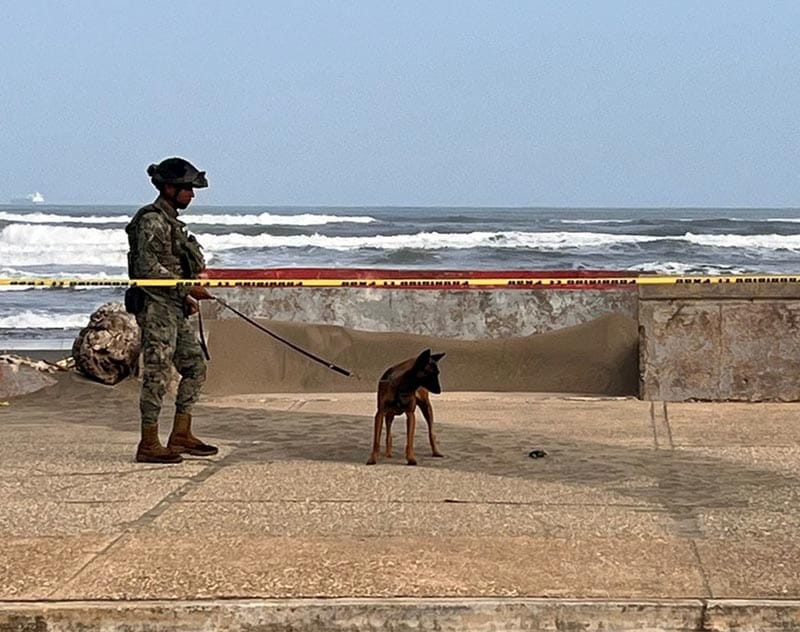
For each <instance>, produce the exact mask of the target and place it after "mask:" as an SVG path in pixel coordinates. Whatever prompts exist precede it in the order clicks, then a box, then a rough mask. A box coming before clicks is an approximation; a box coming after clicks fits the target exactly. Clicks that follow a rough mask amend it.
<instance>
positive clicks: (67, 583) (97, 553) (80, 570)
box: [47, 531, 125, 597]
mask: <svg viewBox="0 0 800 632" xmlns="http://www.w3.org/2000/svg"><path fill="white" fill-rule="evenodd" d="M124 535H125V531H123V532H122V533H120V534H118V535H117V536H116V537H114V538H113V539H112V540H111V541H110V542H108V543H107V544H106V545H105V546H104V547H103V548H102V549H100V550H99V551H95V552H94V554H92V555H90V556H89V559H88V560H86V562H85V563H84V564H82V565H81V566H80V568H78V569H77V570H76V571H75V572H74V573H73V574H72V575H71V576H70V577H69V578H67V579H66V581H64V582H63V583H62V584H60V585H58V586H55V587H53V589H52V590H50V591H49V592H48V593H47V596H48V597H52V596H53V593H55V592H56V591H63V590H64V589H66V588H68V587H69V586H71V585H72V583H73V582H74V581H75V580H76V579H77V578H78V577H79V576H80V574H81V573H83V571H85V570H86V569H87V568H88V567H89V565H91V564H92V563H93V562H94V561H95V560H96V559H97V558H99V557H100V556H101V555H104V554H105V553H106V552H107V551H108V550H109V549H110V548H111V547H113V546H114V545H115V544H116V543H117V542H119V541H120V540H121V539H122V537H123V536H124Z"/></svg>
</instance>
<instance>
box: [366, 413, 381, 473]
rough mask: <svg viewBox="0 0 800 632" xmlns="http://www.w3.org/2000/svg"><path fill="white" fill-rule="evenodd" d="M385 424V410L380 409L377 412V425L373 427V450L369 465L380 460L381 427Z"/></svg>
mask: <svg viewBox="0 0 800 632" xmlns="http://www.w3.org/2000/svg"><path fill="white" fill-rule="evenodd" d="M382 426H383V412H382V411H381V410H380V409H379V410H378V412H377V413H375V426H374V427H373V429H372V452H371V453H370V455H369V461H367V465H375V464H376V463H377V462H378V452H380V451H381V427H382Z"/></svg>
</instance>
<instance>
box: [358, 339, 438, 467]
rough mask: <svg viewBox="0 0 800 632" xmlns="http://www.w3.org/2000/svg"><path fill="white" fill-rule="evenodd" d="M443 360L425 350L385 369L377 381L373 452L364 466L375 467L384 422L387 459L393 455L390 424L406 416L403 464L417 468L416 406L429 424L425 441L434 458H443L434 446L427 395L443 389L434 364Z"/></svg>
mask: <svg viewBox="0 0 800 632" xmlns="http://www.w3.org/2000/svg"><path fill="white" fill-rule="evenodd" d="M443 357H444V353H434V354H431V350H430V349H426V350H425V351H423V352H422V353H420V354H419V356H418V357H416V358H410V359H408V360H406V361H404V362H401V363H400V364H395V365H394V366H392V367H389V368H388V369H386V372H385V373H384V374H383V375H382V376H381V379H380V381H379V382H378V412H376V413H375V428H374V431H373V435H372V453H371V454H370V455H369V461H367V465H375V463H376V462H377V460H378V452H380V449H381V428H382V426H383V422H384V420H385V421H386V456H387V457H391V456H392V421H393V420H394V417H395V415H402V414H403V413H405V415H406V461H408V464H409V465H416V464H417V460H416V458H415V457H414V430H415V428H416V423H417V421H416V417H415V415H414V411H415V410H416V409H417V406H419V407H420V410H422V415H423V417H425V421H427V422H428V439H429V440H430V442H431V451H432V453H433V456H444V455H443V454H442V453H441V452H439V449H438V448H437V447H436V437H435V436H434V434H433V407H432V406H431V400H430V397H429V395H428V393H429V392H430V393H436V394H439V393H441V392H442V387H441V385H440V384H439V366H438V364H437V362H439V360H441V359H442V358H443Z"/></svg>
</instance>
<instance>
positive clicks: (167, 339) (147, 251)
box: [125, 196, 206, 427]
mask: <svg viewBox="0 0 800 632" xmlns="http://www.w3.org/2000/svg"><path fill="white" fill-rule="evenodd" d="M125 230H126V231H127V233H128V243H129V246H130V252H129V254H128V275H129V277H130V278H131V279H177V278H192V277H193V276H195V274H193V273H192V270H191V269H189V268H191V266H187V261H186V259H187V253H188V252H189V251H190V250H191V253H192V254H193V256H194V257H195V265H196V266H197V265H198V264H199V267H200V268H202V265H203V262H202V254H200V250H199V246H197V242H196V241H194V237H193V236H190V235H189V234H188V232H187V230H186V224H184V223H183V222H182V221H180V220H179V219H178V213H177V211H176V210H175V209H174V208H172V206H171V205H170V204H169V203H168V202H167V201H166V200H165V199H164V198H163V197H161V196H159V198H158V199H157V200H156V201H155V202H154V203H153V204H149V205H147V206H145V207H143V208H142V209H140V210H139V212H138V213H137V214H136V215H135V216H134V218H133V220H131V222H130V224H128V226H127V227H126V229H125ZM197 257H199V258H200V260H199V261H197ZM140 290H141V291H142V292H143V303H144V305H143V308H142V309H141V311H140V312H139V313H137V314H136V322H137V323H139V327H140V329H141V332H142V358H143V360H144V372H143V375H142V391H141V397H140V400H139V409H140V411H141V417H142V426H143V427H144V426H148V425H155V424H157V423H158V416H159V413H160V412H161V406H162V401H163V399H164V394H165V393H166V390H167V384H168V383H169V379H170V367H171V366H172V365H174V366H175V368H176V369H177V370H178V373H180V375H181V380H180V384H179V386H178V393H177V396H176V398H175V410H176V412H177V413H187V414H188V413H191V411H192V406H193V405H194V403H195V402H196V401H197V400H198V398H199V396H200V389H201V387H202V385H203V382H204V381H205V378H206V364H205V359H204V357H203V353H202V350H201V348H200V344H199V343H198V341H197V338H196V337H195V333H194V330H193V328H192V327H191V326H190V324H189V320H188V319H187V317H186V316H185V312H184V308H185V305H186V299H187V296H188V294H189V290H188V288H183V287H181V288H178V287H142V288H140Z"/></svg>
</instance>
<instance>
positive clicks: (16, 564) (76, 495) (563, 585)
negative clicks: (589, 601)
mask: <svg viewBox="0 0 800 632" xmlns="http://www.w3.org/2000/svg"><path fill="white" fill-rule="evenodd" d="M73 388H74V385H71V386H70V388H69V390H65V392H64V394H63V397H62V396H59V401H68V402H69V407H68V408H69V414H68V415H64V416H62V417H61V418H59V416H58V414H54V412H53V408H52V405H51V404H49V403H47V402H42V401H40V400H39V399H37V398H35V397H29V398H19V399H15V400H13V401H12V405H11V406H9V407H8V408H9V410H10V411H11V413H10V414H6V415H5V416H4V417H3V420H2V424H3V431H4V442H3V443H2V444H0V457H2V460H0V492H5V493H4V495H3V498H4V501H6V502H4V503H3V504H2V505H0V542H2V543H3V544H2V547H0V554H2V557H0V560H1V561H0V564H3V565H4V566H3V567H2V572H3V581H4V583H3V582H0V600H3V599H5V600H6V601H8V600H13V599H28V598H30V599H34V600H37V599H38V600H44V599H55V600H61V599H74V600H93V599H114V600H126V599H129V600H137V601H139V602H140V603H141V600H146V599H156V600H174V599H185V600H194V599H197V598H201V599H208V600H213V599H217V598H226V599H228V598H231V599H233V598H245V599H252V600H256V601H257V602H258V603H263V602H262V601H260V600H263V599H269V598H291V597H305V598H312V597H314V596H325V597H330V598H334V597H341V598H347V597H356V596H374V597H376V598H387V599H389V598H398V597H403V596H419V597H426V598H435V597H444V596H451V597H454V598H459V599H462V600H465V599H467V598H472V597H498V598H500V597H502V598H506V597H513V596H525V597H536V598H549V599H550V598H552V599H564V598H576V599H578V598H593V599H601V600H603V599H605V600H614V599H616V600H621V601H622V602H624V603H628V604H633V603H635V602H636V600H639V601H641V600H649V599H670V600H680V599H685V598H692V599H695V600H698V601H697V602H696V603H694V606H693V607H695V606H698V605H699V607H700V610H701V611H704V610H703V609H704V608H705V604H708V603H710V602H709V601H708V600H710V599H713V598H716V597H726V596H733V597H743V598H744V597H756V598H772V599H781V600H785V599H793V598H797V597H800V582H798V580H797V576H796V571H795V570H794V569H795V568H798V567H800V565H798V564H797V563H796V562H797V561H798V560H800V551H798V550H797V545H795V544H794V541H795V539H796V532H797V525H798V521H797V515H798V512H797V510H796V509H795V507H797V506H800V498H798V496H800V492H798V491H797V490H800V485H798V482H800V480H799V479H800V475H798V474H797V472H796V470H795V464H796V463H797V459H798V452H797V444H796V443H795V444H793V443H792V442H793V441H794V439H793V437H796V436H800V435H797V434H794V433H796V428H795V426H796V425H797V424H795V422H794V421H793V419H794V410H793V406H792V405H787V406H786V407H785V408H781V407H780V405H770V407H768V408H767V409H766V410H767V412H766V413H765V414H760V413H759V412H758V411H757V410H756V409H755V408H749V407H732V408H728V407H727V406H724V405H723V406H722V407H721V408H718V406H720V405H711V404H703V405H698V406H696V407H695V406H693V405H686V406H685V407H684V406H683V405H681V406H680V407H677V410H678V411H679V412H678V415H677V417H678V419H679V422H678V423H677V424H675V418H676V416H675V415H673V404H668V405H667V406H666V413H667V414H666V415H665V416H663V415H662V417H663V418H661V417H657V415H656V413H657V412H658V410H662V411H663V410H664V409H663V407H662V408H659V406H655V407H651V406H650V404H649V403H648V402H634V401H630V400H613V399H583V398H577V397H575V396H569V397H563V398H560V399H559V398H558V396H557V395H555V394H552V395H548V396H545V397H540V396H526V395H525V394H516V395H515V396H513V397H510V398H506V397H505V395H504V396H503V397H497V396H496V395H494V394H479V393H475V394H464V395H463V397H462V394H448V397H447V399H446V402H445V400H442V402H441V404H442V405H441V406H438V407H437V413H441V414H440V417H439V418H438V419H437V432H438V433H439V435H440V439H441V443H442V446H443V447H445V446H446V454H447V457H446V458H445V459H433V458H431V457H430V456H429V455H428V454H427V453H426V437H425V433H424V426H422V429H421V430H420V431H419V432H420V434H419V435H418V437H417V449H418V454H419V456H420V465H419V466H417V467H408V466H406V465H404V464H403V460H402V459H401V458H398V457H395V458H393V459H384V460H382V461H381V463H380V464H379V465H377V466H370V467H368V466H366V465H364V464H363V462H364V460H365V459H366V450H365V448H368V445H369V440H370V435H371V428H370V415H371V411H370V410H369V408H371V406H369V404H370V402H369V401H368V399H367V398H364V395H365V394H358V395H347V396H346V397H344V396H340V394H337V395H336V396H328V395H325V394H323V395H321V396H316V395H315V396H314V398H313V399H310V400H309V401H304V400H302V398H297V397H295V398H294V399H293V402H292V403H291V404H286V403H285V402H284V403H281V404H280V409H278V407H273V408H270V407H269V406H266V407H263V402H262V403H261V404H262V407H261V408H257V407H249V406H248V404H247V402H245V401H238V402H231V401H224V402H219V401H216V402H214V401H207V402H205V403H204V405H203V406H200V407H199V408H198V409H197V417H198V419H200V420H201V424H199V425H200V428H201V432H202V435H203V436H211V435H215V437H216V438H215V440H218V441H219V443H220V445H221V447H222V451H221V454H220V455H219V456H218V457H215V458H213V459H207V460H191V461H186V462H184V463H183V464H180V465H176V466H164V467H156V466H149V465H144V464H136V463H134V462H133V460H132V459H133V450H134V448H135V444H136V440H137V438H138V437H137V429H136V426H135V424H131V423H130V420H129V419H128V418H126V417H125V416H124V414H123V413H124V412H125V411H126V410H127V409H128V408H129V407H131V406H135V393H127V394H126V393H125V392H122V397H120V396H119V393H120V392H115V391H113V390H92V391H90V392H89V391H87V392H84V393H83V394H82V396H80V397H79V396H78V394H76V393H73V391H72V389H73ZM298 401H300V402H301V403H302V405H300V404H297V403H296V402H298ZM210 404H214V405H210ZM659 404H660V403H659ZM758 406H761V405H758ZM771 406H777V407H776V408H772V407H771ZM365 409H366V412H365ZM720 411H723V412H720ZM754 411H755V412H754ZM694 413H697V415H694ZM723 413H724V414H723ZM76 419H80V420H81V423H76V422H75V420H76ZM764 419H767V420H768V424H767V425H768V427H771V428H773V429H774V430H775V433H774V434H772V435H768V436H767V439H769V441H763V442H759V440H760V439H763V437H764V435H762V434H760V433H759V429H761V428H763V427H764ZM770 420H771V421H770ZM87 422H90V423H87ZM699 424H702V425H703V426H704V427H702V429H698V430H697V432H695V430H694V426H696V425H699ZM769 424H772V426H769ZM780 425H783V426H784V427H785V428H786V432H785V433H784V434H783V435H780V434H779V433H778V432H777V430H778V428H779V426H780ZM690 432H691V433H693V434H690ZM164 434H166V429H165V432H164ZM402 434H403V433H402V432H398V433H397V434H396V435H395V448H396V450H397V451H398V452H400V451H401V450H402V446H403V443H404V441H403V438H402ZM670 436H671V437H672V438H673V442H670ZM684 437H688V439H684ZM681 441H682V442H681ZM748 441H749V443H748ZM778 442H780V443H778ZM532 447H540V448H544V449H546V450H547V451H548V455H547V456H546V457H544V458H541V459H531V458H529V457H528V454H527V453H528V451H529V450H530V449H531V448H532ZM26 529H29V530H28V531H25V530H26ZM26 534H27V535H35V534H48V537H28V538H26V537H21V536H23V535H26ZM82 543H85V545H84V544H82ZM3 547H4V548H3ZM780 564H784V566H783V567H781V566H779V565H780ZM628 600H633V601H628ZM164 603H166V602H164ZM170 603H173V605H174V608H173V609H171V610H170V609H169V608H167V609H162V610H159V612H161V613H162V614H163V616H165V617H166V616H174V613H175V612H177V611H178V610H179V606H178V605H175V604H177V602H170ZM465 603H466V602H465ZM548 603H550V602H548ZM553 603H554V602H553ZM604 603H606V602H604ZM43 607H44V606H43ZM564 607H566V606H564ZM626 607H627V606H626ZM630 607H631V608H633V609H634V610H635V607H634V606H632V605H631V606H630ZM770 607H771V604H770ZM596 608H597V609H596V612H598V613H599V612H602V611H603V609H602V607H601V606H600V605H597V606H596ZM634 610H632V612H633V611H634ZM8 611H9V610H4V607H3V605H2V604H0V617H2V616H5V615H4V614H3V613H4V612H8ZM41 612H44V610H42V611H41ZM565 612H566V611H565ZM692 612H695V610H692ZM726 612H727V613H728V615H730V616H734V615H732V614H731V612H732V611H726ZM735 612H739V610H735ZM753 612H755V611H753ZM758 612H760V613H761V614H759V615H758V616H762V617H767V618H769V617H772V615H773V614H774V613H775V612H778V610H770V609H769V608H767V609H766V610H764V609H762V610H759V611H758ZM765 612H766V613H767V614H764V613H765ZM781 612H784V614H781V615H776V616H777V619H776V618H774V617H773V619H770V621H773V622H774V621H778V622H781V621H786V620H790V618H791V616H793V615H792V614H791V613H792V612H793V610H786V611H781ZM165 613H173V614H172V615H169V614H165ZM728 615H725V616H728ZM65 616H66V615H65ZM737 616H738V615H737ZM753 616H754V617H755V616H756V614H753ZM787 617H788V618H787ZM2 620H3V619H2V618H0V621H2ZM163 620H166V619H163ZM593 620H594V619H593ZM731 620H732V619H730V618H725V617H723V618H721V619H719V625H724V622H729V621H731ZM703 625H706V624H705V623H703ZM706 628H707V629H714V628H712V627H709V626H708V625H706ZM256 629H257V628H256ZM630 629H638V628H635V627H632V628H630ZM676 629H697V628H696V627H695V628H676ZM720 629H722V628H720Z"/></svg>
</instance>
